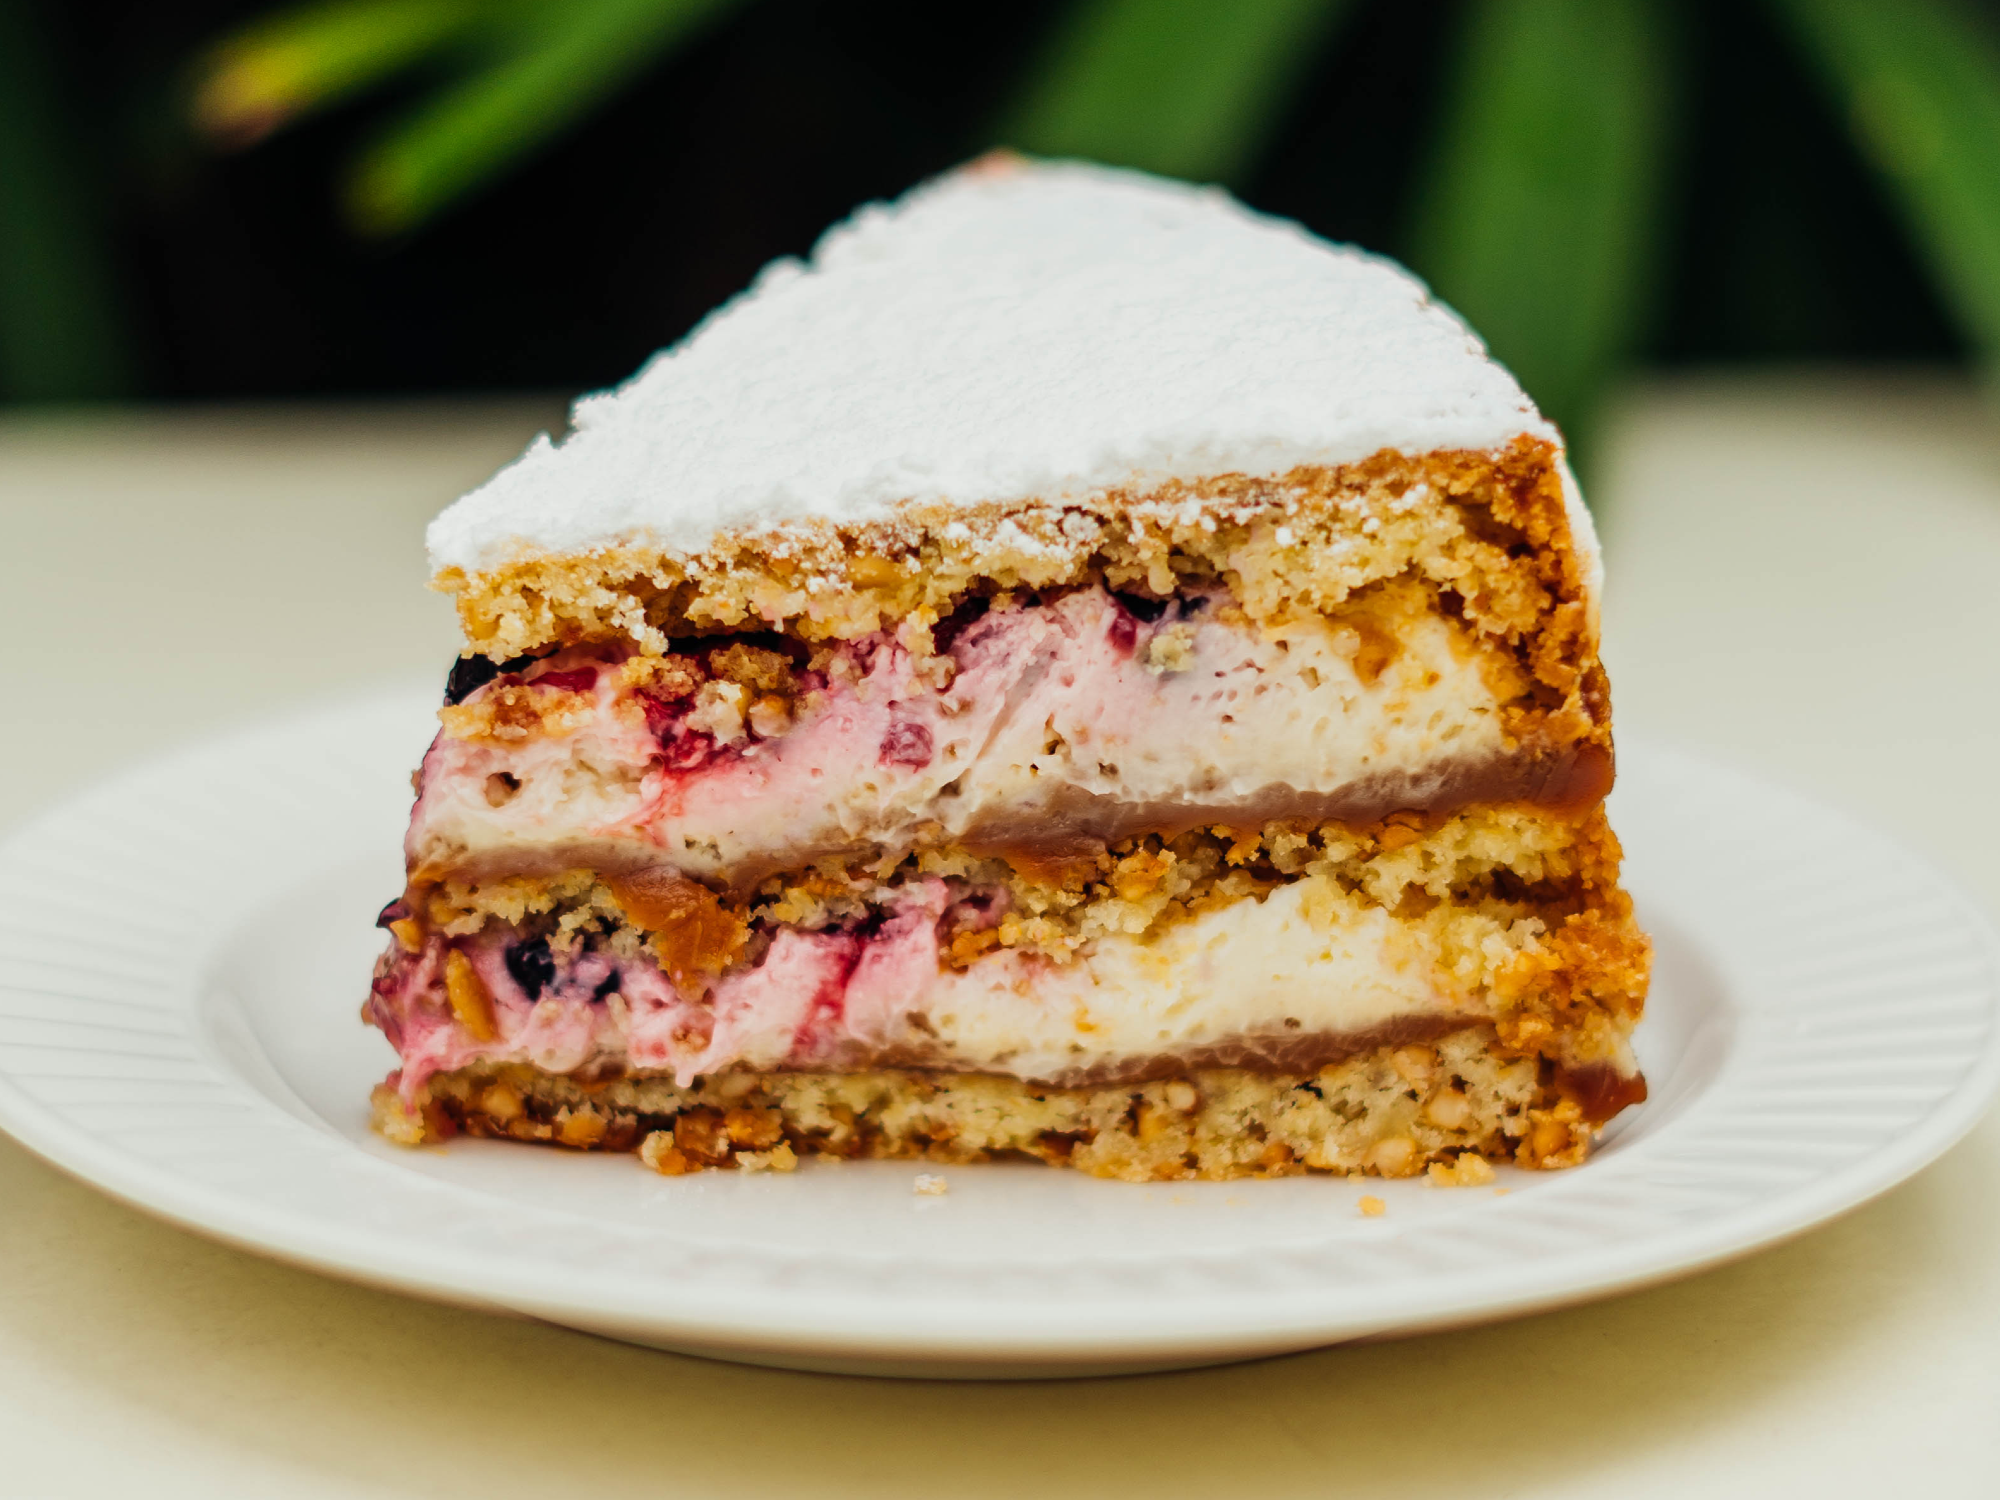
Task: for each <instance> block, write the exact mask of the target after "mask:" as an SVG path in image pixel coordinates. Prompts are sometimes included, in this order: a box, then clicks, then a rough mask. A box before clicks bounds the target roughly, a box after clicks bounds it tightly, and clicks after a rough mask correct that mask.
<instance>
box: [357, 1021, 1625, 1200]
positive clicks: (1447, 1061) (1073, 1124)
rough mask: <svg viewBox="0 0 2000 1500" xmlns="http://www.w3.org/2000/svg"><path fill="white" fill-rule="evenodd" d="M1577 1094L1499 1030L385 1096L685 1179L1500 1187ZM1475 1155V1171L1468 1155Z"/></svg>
mask: <svg viewBox="0 0 2000 1500" xmlns="http://www.w3.org/2000/svg"><path fill="white" fill-rule="evenodd" d="M1585 1092H1586V1091H1583V1090H1579V1088H1578V1087H1577V1085H1576V1083H1575V1082H1574V1081H1573V1080H1570V1079H1567V1078H1565V1077H1564V1076H1563V1075H1561V1074H1560V1073H1559V1072H1557V1071H1555V1070H1553V1069H1551V1068H1550V1067H1549V1066H1548V1065H1546V1064H1537V1063H1536V1062H1535V1061H1534V1060H1533V1059H1531V1058H1519V1057H1512V1056H1509V1055H1508V1054H1507V1053H1506V1051H1505V1049H1504V1048H1500V1047H1498V1046H1497V1045H1496V1039H1495V1037H1494V1035H1493V1033H1492V1031H1491V1030H1490V1029H1489V1028H1485V1027H1468V1028H1465V1029H1463V1030H1460V1031H1456V1032H1453V1033H1451V1034H1449V1035H1446V1036H1443V1037H1441V1038H1439V1039H1438V1040H1437V1041H1436V1042H1435V1043H1406V1044H1402V1045H1397V1046H1382V1047H1378V1048H1375V1049H1373V1050H1372V1051H1370V1052H1367V1053H1364V1054H1362V1055H1359V1056H1356V1057H1352V1058H1348V1059H1346V1060H1344V1061H1342V1062H1339V1063H1336V1064H1333V1065H1331V1066H1328V1067H1326V1068H1323V1069H1321V1070H1319V1071H1318V1072H1317V1073H1311V1074H1290V1075H1287V1074H1268V1073H1259V1072H1251V1071H1245V1070H1240V1069H1212V1070H1205V1071H1197V1072H1191V1073H1188V1074H1186V1075H1185V1076H1180V1077H1174V1078H1166V1079H1155V1080H1151V1081H1148V1082H1145V1083H1140V1084H1127V1085H1116V1086H1107V1087H1086V1088H1076V1089H1062V1088H1050V1087H1046V1086H1041V1085H1035V1084H1029V1083H1024V1082H1022V1081H1021V1080H1019V1079H1014V1078H1006V1077H998V1076H993V1075H986V1074H964V1073H926V1072H916V1071H910V1070H876V1071H871V1072H860V1073H724V1074H719V1075H715V1076H713V1077H709V1078H704V1079H700V1080H697V1081H696V1082H695V1083H693V1084H691V1085H689V1086H686V1087H681V1086H679V1085H676V1084H675V1083H674V1082H673V1080H672V1079H671V1078H667V1077H663V1076H659V1075H644V1074H641V1075H633V1076H630V1077H625V1078H620V1079H615V1080H607V1081H600V1082H595V1083H592V1082H585V1081H580V1080H578V1079H575V1078H572V1077H565V1076H560V1075H553V1074H548V1073H542V1072H539V1071H537V1070H535V1069H533V1068H530V1067H527V1066H525V1065H522V1064H509V1065H504V1066H498V1067H494V1066H480V1067H473V1068H467V1069H462V1070H460V1071H458V1072H455V1073H449V1074H443V1075H440V1076H439V1077H437V1078H434V1079H432V1080H431V1081H430V1083H429V1084H428V1085H426V1087H425V1089H424V1090H423V1092H422V1094H421V1096H420V1097H419V1098H418V1100H417V1101H416V1102H415V1104H414V1105H407V1104H405V1103H404V1102H403V1101H402V1099H401V1097H400V1096H399V1095H398V1094H397V1093H396V1091H395V1090H394V1089H393V1088H391V1087H389V1086H388V1085H384V1086H383V1087H382V1088H379V1089H377V1090H376V1093H375V1099H374V1107H375V1124H376V1128H377V1129H378V1130H380V1131H381V1132H382V1133H383V1134H384V1135H386V1136H388V1137H389V1138H390V1139H392V1140H397V1141H400V1142H402V1143H403V1144H409V1145H414V1144H421V1143H423V1142H426V1141H435V1140H442V1139H447V1138H449V1137H450V1136H452V1135H454V1134H457V1133H459V1132H466V1133H469V1134H473V1135H481V1136H490V1137H494V1138H499V1139H507V1140H516V1141H527V1142H536V1143H541V1144H546V1145H556V1146H567V1147H570V1148H572V1149H576V1150H589V1151H636V1152H639V1153H640V1155H641V1158H642V1160H644V1161H645V1162H646V1164H647V1165H649V1166H651V1167H653V1168H655V1169H656V1170H658V1171H661V1172H664V1173H666V1174H668V1175H672V1176H678V1175H681V1174H683V1173H686V1172H692V1171H700V1170H703V1169H705V1168H715V1167H736V1168H748V1169H750V1170H771V1169H775V1170H780V1171H789V1170H791V1169H792V1168H793V1167H794V1166H796V1165H797V1164H798V1162H799V1160H800V1159H801V1158H806V1157H811V1156H823V1157H836V1158H848V1159H851V1158H874V1159H912V1158H914V1159H922V1160H927V1161H936V1162H976V1161H986V1160H992V1159H995V1158H1007V1157H1024V1158H1033V1159H1036V1160H1040V1161H1044V1162H1047V1163H1049V1164H1051V1165H1055V1166H1071V1167H1076V1168H1078V1169H1079V1170H1082V1171H1085V1172H1088V1173H1090V1174H1092V1175H1094V1176H1099V1177H1115V1178H1123V1179H1125V1180H1127V1181H1134V1182H1146V1181H1174V1180H1182V1179H1188V1178H1211V1179H1227V1178H1238V1177H1284V1176H1295V1175H1298V1174H1301V1173H1305V1172H1329V1173H1342V1174H1353V1175H1367V1176H1382V1177H1414V1176H1417V1175H1419V1174H1422V1173H1425V1172H1429V1173H1430V1174H1431V1175H1432V1176H1433V1177H1434V1178H1437V1179H1438V1180H1439V1181H1441V1182H1447V1183H1455V1184H1462V1183H1467V1182H1478V1181H1483V1180H1490V1174H1489V1173H1485V1172H1483V1171H1482V1170H1481V1168H1480V1167H1479V1166H1478V1165H1476V1163H1478V1162H1511V1163H1514V1164H1516V1165H1520V1166H1525V1167H1533V1168H1549V1167H1563V1166H1570V1165H1574V1164H1575V1163H1576V1162H1578V1161H1580V1160H1581V1159H1582V1157H1583V1155H1584V1153H1585V1152H1586V1151H1587V1150H1588V1149H1589V1145H1590V1142H1591V1139H1592V1137H1593V1136H1594V1134H1595V1129H1594V1125H1593V1123H1592V1120H1591V1118H1590V1114H1591V1111H1590V1109H1589V1101H1588V1099H1587V1098H1586V1097H1585ZM1468 1157H1469V1158H1472V1159H1473V1160H1472V1162H1471V1163H1468V1162H1467V1160H1466V1159H1467V1158H1468Z"/></svg>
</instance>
